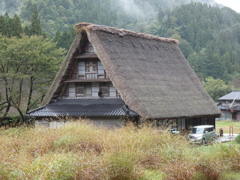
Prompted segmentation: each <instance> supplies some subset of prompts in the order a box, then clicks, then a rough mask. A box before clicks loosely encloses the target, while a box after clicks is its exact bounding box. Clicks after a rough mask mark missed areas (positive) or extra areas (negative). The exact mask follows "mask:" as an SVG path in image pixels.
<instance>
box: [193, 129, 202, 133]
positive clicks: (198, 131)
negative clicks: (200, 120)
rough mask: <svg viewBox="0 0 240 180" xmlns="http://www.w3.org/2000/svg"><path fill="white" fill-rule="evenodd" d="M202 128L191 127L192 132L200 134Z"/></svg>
mask: <svg viewBox="0 0 240 180" xmlns="http://www.w3.org/2000/svg"><path fill="white" fill-rule="evenodd" d="M203 130H204V128H193V129H192V134H202V133H203Z"/></svg>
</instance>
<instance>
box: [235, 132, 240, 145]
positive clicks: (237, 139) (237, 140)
mask: <svg viewBox="0 0 240 180" xmlns="http://www.w3.org/2000/svg"><path fill="white" fill-rule="evenodd" d="M235 142H236V143H238V144H240V134H239V135H238V136H237V137H236V138H235Z"/></svg>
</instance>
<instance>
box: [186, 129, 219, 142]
mask: <svg viewBox="0 0 240 180" xmlns="http://www.w3.org/2000/svg"><path fill="white" fill-rule="evenodd" d="M214 137H215V129H214V126H213V125H200V126H193V128H192V131H191V133H190V134H189V135H188V139H189V141H190V142H191V143H202V144H206V143H207V142H210V141H213V139H214Z"/></svg>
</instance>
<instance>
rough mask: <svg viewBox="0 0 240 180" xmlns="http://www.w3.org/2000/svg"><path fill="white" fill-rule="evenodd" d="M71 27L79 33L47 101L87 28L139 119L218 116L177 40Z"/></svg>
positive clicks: (114, 79)
mask: <svg viewBox="0 0 240 180" xmlns="http://www.w3.org/2000/svg"><path fill="white" fill-rule="evenodd" d="M75 27H76V28H77V29H78V32H79V35H77V37H76V39H75V41H74V42H73V44H72V46H71V48H70V50H69V53H68V56H67V58H66V62H65V63H64V65H63V67H62V68H61V70H60V72H59V73H58V75H57V77H56V78H55V81H54V82H53V85H52V87H51V88H50V90H49V92H48V94H47V96H46V97H45V99H44V103H45V104H47V103H49V102H50V100H51V99H53V98H54V97H53V96H54V93H55V92H56V91H57V89H58V88H59V84H58V83H61V82H62V80H61V77H62V76H63V75H64V73H65V72H66V66H68V62H69V61H70V59H71V58H72V56H73V52H74V50H76V48H78V46H79V43H78V42H79V41H80V39H81V34H82V33H83V32H86V33H87V36H88V39H89V41H90V42H91V43H92V45H93V47H94V50H95V52H96V54H97V56H98V58H99V59H100V60H101V62H102V64H103V66H104V68H105V70H106V72H107V74H108V76H109V77H110V79H111V81H112V82H113V84H114V86H115V87H116V88H117V90H118V91H119V93H120V94H121V96H122V99H123V100H124V101H125V103H126V104H127V105H128V107H129V108H130V109H131V110H133V111H135V112H136V113H138V114H139V115H140V116H141V117H143V118H147V119H148V118H158V119H165V118H168V119H169V118H188V117H200V116H219V115H220V111H219V109H218V108H217V107H216V105H215V103H214V102H213V100H212V99H211V97H210V96H209V95H208V94H207V92H206V91H205V90H204V88H203V87H202V85H201V83H200V81H199V79H198V78H197V76H196V75H195V73H194V72H193V70H192V68H191V67H190V65H189V63H188V62H187V60H186V59H185V58H184V56H183V54H182V53H181V51H180V49H179V47H178V42H177V41H176V40H173V39H167V38H159V37H154V36H150V35H146V34H141V33H135V32H131V31H127V30H122V29H116V28H111V27H106V26H97V25H92V24H88V23H81V24H78V25H76V26H75ZM55 94H56V93H55ZM44 103H43V105H44Z"/></svg>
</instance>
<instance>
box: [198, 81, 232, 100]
mask: <svg viewBox="0 0 240 180" xmlns="http://www.w3.org/2000/svg"><path fill="white" fill-rule="evenodd" d="M203 86H204V88H205V89H206V91H207V92H208V94H209V95H210V96H211V97H212V98H213V100H214V101H217V100H218V98H220V97H221V96H223V95H225V94H227V93H229V92H231V88H230V87H229V86H228V85H226V84H225V82H224V81H223V80H221V79H214V78H213V77H207V78H206V80H205V82H203Z"/></svg>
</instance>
